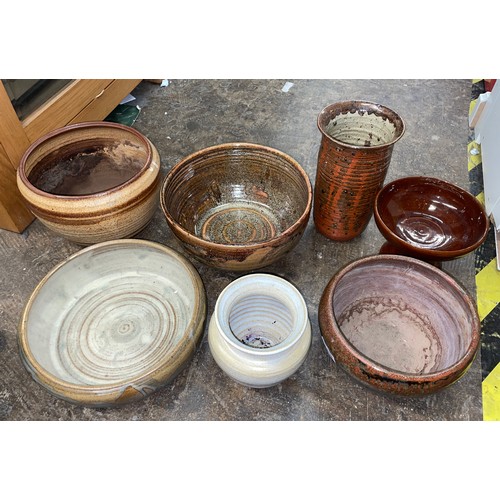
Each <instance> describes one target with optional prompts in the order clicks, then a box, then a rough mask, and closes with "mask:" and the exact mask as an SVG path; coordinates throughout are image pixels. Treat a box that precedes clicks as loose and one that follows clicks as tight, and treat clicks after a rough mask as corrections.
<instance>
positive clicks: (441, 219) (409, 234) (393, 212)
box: [374, 176, 489, 262]
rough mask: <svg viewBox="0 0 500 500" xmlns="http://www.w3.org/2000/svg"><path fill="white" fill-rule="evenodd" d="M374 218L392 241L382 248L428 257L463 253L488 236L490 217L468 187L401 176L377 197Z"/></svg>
mask: <svg viewBox="0 0 500 500" xmlns="http://www.w3.org/2000/svg"><path fill="white" fill-rule="evenodd" d="M374 217H375V222H376V224H377V227H378V229H379V231H380V232H381V233H382V236H384V238H385V239H386V240H387V242H388V244H386V245H385V246H384V247H382V250H381V253H396V254H402V255H408V256H412V257H415V258H418V259H422V260H426V261H429V262H439V261H445V260H452V259H455V258H458V257H462V256H464V255H466V254H468V253H470V252H472V251H474V250H475V249H476V248H477V247H479V246H480V245H481V244H482V243H483V242H484V240H485V238H486V236H487V234H488V229H489V219H488V217H487V215H486V212H485V210H484V208H483V206H482V204H481V203H480V202H479V201H478V200H477V199H476V198H475V197H474V196H472V195H471V194H470V193H469V192H467V191H465V190H464V189H462V188H460V187H458V186H455V185H454V184H451V183H449V182H446V181H443V180H440V179H437V178H434V177H423V176H421V177H418V176H417V177H402V178H400V179H397V180H395V181H393V182H390V183H389V184H386V185H385V186H384V187H383V188H382V189H381V190H380V191H379V192H378V193H377V196H376V198H375V206H374Z"/></svg>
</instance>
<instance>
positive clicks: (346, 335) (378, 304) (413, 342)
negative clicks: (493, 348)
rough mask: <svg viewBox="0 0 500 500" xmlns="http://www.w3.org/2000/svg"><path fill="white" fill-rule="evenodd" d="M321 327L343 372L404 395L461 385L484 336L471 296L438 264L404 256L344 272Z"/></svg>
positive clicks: (331, 289)
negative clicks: (480, 339)
mask: <svg viewBox="0 0 500 500" xmlns="http://www.w3.org/2000/svg"><path fill="white" fill-rule="evenodd" d="M319 324H320V328H321V334H322V337H323V340H324V343H325V346H326V347H327V349H328V352H329V353H330V354H331V355H332V357H333V358H334V360H335V361H336V363H337V364H338V365H339V366H341V367H342V368H343V369H345V370H346V371H347V372H348V373H349V374H351V375H352V376H353V377H355V378H356V379H357V380H358V381H360V382H362V383H364V384H366V385H368V386H370V387H372V388H374V389H378V390H381V391H384V392H387V393H391V394H396V395H402V396H417V395H425V394H430V393H433V392H436V391H438V390H441V389H443V388H445V387H447V386H448V385H450V384H451V383H453V382H455V381H456V380H457V379H458V378H460V377H461V376H462V375H463V374H464V373H465V371H466V370H467V369H468V368H469V366H470V364H471V363H472V361H473V359H474V356H475V354H476V352H477V349H478V346H479V337H480V322H479V318H478V315H477V312H476V307H475V305H474V302H473V301H472V299H471V297H470V296H469V294H468V293H467V292H466V291H465V290H464V289H463V288H462V287H461V286H460V285H459V284H458V283H457V282H456V281H455V280H454V279H453V278H452V277H451V276H449V275H448V274H446V273H444V272H443V271H441V270H439V269H437V268H436V267H435V266H433V265H431V264H428V263H426V262H423V261H421V260H418V259H414V258H412V257H405V256H400V255H375V256H370V257H364V258H361V259H359V260H357V261H355V262H353V263H351V264H348V265H347V266H345V267H344V268H343V269H341V270H340V271H339V272H338V273H337V274H336V275H335V276H334V277H333V278H332V279H331V280H330V282H329V283H328V285H327V286H326V288H325V290H324V292H323V295H322V297H321V300H320V305H319Z"/></svg>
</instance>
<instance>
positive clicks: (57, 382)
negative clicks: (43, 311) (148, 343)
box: [18, 238, 206, 404]
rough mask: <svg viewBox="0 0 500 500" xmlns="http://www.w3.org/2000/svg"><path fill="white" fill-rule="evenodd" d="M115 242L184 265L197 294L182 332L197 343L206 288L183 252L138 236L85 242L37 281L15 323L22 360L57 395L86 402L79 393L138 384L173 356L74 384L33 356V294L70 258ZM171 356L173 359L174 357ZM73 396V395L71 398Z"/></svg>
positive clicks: (67, 262) (34, 297) (71, 259)
mask: <svg viewBox="0 0 500 500" xmlns="http://www.w3.org/2000/svg"><path fill="white" fill-rule="evenodd" d="M118 246H135V247H137V246H140V247H149V248H154V249H156V250H159V251H160V252H162V253H165V254H168V255H170V256H171V257H174V258H175V259H176V260H177V261H178V262H179V263H180V264H181V265H182V266H183V267H184V269H185V271H186V273H187V275H189V276H190V277H191V282H192V285H193V288H194V289H195V294H196V296H197V298H198V299H199V300H198V301H196V302H195V303H194V304H193V306H194V308H193V313H192V315H191V319H190V321H189V323H188V325H187V326H186V329H185V333H186V332H193V333H192V334H191V335H189V336H190V337H193V338H192V339H191V340H192V342H193V345H195V346H196V344H197V343H198V340H199V339H197V338H194V332H196V330H197V328H196V325H197V324H198V322H199V321H200V320H201V321H204V320H205V319H206V291H205V287H204V284H203V281H202V280H201V277H200V275H199V273H198V271H197V270H196V268H195V267H194V266H193V264H191V262H190V261H189V260H188V259H186V257H184V256H183V255H182V254H180V253H179V252H177V251H176V250H174V249H173V248H170V247H168V246H165V245H162V244H161V243H156V242H153V241H149V240H141V239H134V238H125V239H118V240H109V241H104V242H101V243H96V244H94V245H91V246H88V247H85V248H83V249H82V250H80V251H78V252H76V253H74V254H72V255H70V256H69V257H67V258H66V259H65V260H63V261H62V262H60V263H59V264H57V265H56V266H55V267H53V268H52V269H51V270H50V271H49V272H48V273H47V274H46V275H45V276H44V277H43V278H42V279H41V281H40V282H39V283H38V284H37V286H36V287H35V289H34V290H33V291H32V293H31V294H30V296H29V298H28V300H27V302H26V305H25V306H24V308H23V312H22V314H21V318H20V320H19V325H18V344H19V348H20V351H21V358H22V360H23V362H24V363H25V364H26V365H27V366H28V367H29V371H30V372H32V373H34V375H35V376H36V378H37V379H38V380H40V381H41V383H42V385H43V386H44V387H46V388H47V386H49V389H50V390H51V391H55V392H56V393H57V394H58V395H59V396H60V397H63V398H64V397H65V396H64V395H62V394H60V392H59V391H64V392H66V391H67V392H74V393H77V394H78V395H79V396H80V398H78V397H77V398H76V399H78V400H79V401H80V402H81V403H84V404H85V403H86V402H88V401H87V400H83V399H81V396H84V395H88V396H90V395H95V394H96V393H97V394H104V393H106V394H110V393H113V392H114V391H117V390H119V389H121V388H126V387H128V386H130V385H134V384H137V383H139V382H141V381H143V380H148V379H149V378H150V375H151V374H153V373H154V372H156V371H158V370H159V369H161V368H163V367H165V366H168V365H169V364H171V360H172V356H169V357H168V358H167V359H166V360H165V361H166V362H165V361H164V362H163V363H162V362H158V363H157V364H155V365H152V366H150V367H149V368H148V370H147V371H144V372H141V373H140V374H138V375H136V376H134V377H131V378H128V379H123V380H121V381H116V382H112V383H109V384H100V385H88V384H75V383H72V382H67V381H65V380H62V379H61V378H59V377H57V376H55V375H53V374H52V373H50V372H49V371H48V370H46V369H45V368H44V367H43V366H42V365H41V364H40V363H39V362H38V361H37V360H36V358H35V357H34V355H33V353H32V351H31V349H30V346H29V342H28V338H27V337H28V335H27V322H28V319H29V314H30V311H31V308H32V305H33V303H34V301H35V300H36V298H37V297H38V294H39V292H40V290H41V289H42V288H43V287H44V286H45V284H46V283H47V282H48V281H49V279H50V278H51V277H52V276H53V275H54V274H55V273H56V272H58V271H59V270H60V269H61V268H62V267H64V266H66V265H68V264H69V263H70V262H72V261H74V260H77V259H78V258H79V257H80V256H81V255H82V254H86V253H88V252H91V251H94V250H95V249H103V248H106V247H110V248H113V247H118ZM202 333H203V330H201V332H200V338H201V335H202ZM179 349H180V347H179V343H178V344H176V346H175V349H174V350H173V351H171V352H170V354H173V353H176V352H177V351H179ZM174 359H176V358H175V357H174ZM73 399H75V398H73Z"/></svg>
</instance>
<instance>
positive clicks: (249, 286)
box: [208, 273, 311, 389]
mask: <svg viewBox="0 0 500 500" xmlns="http://www.w3.org/2000/svg"><path fill="white" fill-rule="evenodd" d="M208 345H209V347H210V352H211V353H212V356H213V358H214V360H215V362H216V363H217V364H218V365H219V367H220V368H221V369H222V370H223V371H224V372H225V373H226V374H227V375H228V376H229V377H231V378H232V379H233V380H235V381H236V382H238V383H240V384H243V385H246V386H249V387H253V388H257V389H260V388H265V387H271V386H273V385H276V384H279V383H280V382H283V381H284V380H285V379H287V378H288V377H290V376H291V375H293V374H294V373H295V372H296V371H297V370H298V369H299V368H300V366H301V365H302V363H303V362H304V360H305V358H306V356H307V354H308V352H309V348H310V346H311V323H310V321H309V316H308V312H307V306H306V303H305V300H304V298H303V297H302V295H301V293H300V292H299V290H297V288H295V287H294V286H293V285H292V284H291V283H290V282H288V281H287V280H285V279H283V278H280V277H279V276H274V275H272V274H265V273H251V274H247V275H245V276H242V277H240V278H238V279H236V280H234V281H232V282H231V283H230V284H229V285H228V286H227V287H226V288H224V290H223V291H222V292H221V294H220V295H219V297H218V299H217V302H216V304H215V309H214V313H213V315H212V317H211V319H210V322H209V327H208Z"/></svg>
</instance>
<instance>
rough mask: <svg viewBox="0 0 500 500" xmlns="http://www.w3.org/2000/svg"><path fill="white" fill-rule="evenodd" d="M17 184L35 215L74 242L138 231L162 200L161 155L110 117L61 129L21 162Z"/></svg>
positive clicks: (34, 148) (40, 141) (34, 147)
mask: <svg viewBox="0 0 500 500" xmlns="http://www.w3.org/2000/svg"><path fill="white" fill-rule="evenodd" d="M17 185H18V188H19V190H20V192H21V195H22V196H23V198H24V200H25V201H26V203H27V205H28V207H29V209H30V210H31V211H32V212H33V214H34V215H35V216H36V217H37V218H38V219H39V220H40V222H42V223H43V224H45V225H46V226H47V227H49V228H50V229H51V230H53V231H54V232H56V233H58V234H60V235H62V236H64V237H65V238H67V239H69V240H71V241H74V242H76V243H79V244H83V245H89V244H93V243H98V242H102V241H107V240H112V239H118V238H127V237H130V236H133V235H135V234H137V233H138V232H139V231H141V230H142V229H143V228H144V227H145V226H146V225H147V224H148V223H149V221H150V220H151V218H152V216H153V214H154V212H155V210H156V208H157V207H158V203H159V195H158V193H159V188H160V157H159V154H158V151H157V150H156V148H155V147H154V146H153V144H152V143H151V142H150V141H149V140H148V139H147V138H146V137H144V136H143V135H142V134H141V133H140V132H138V131H137V130H135V129H133V128H130V127H126V126H124V125H119V124H116V123H109V122H87V123H79V124H75V125H68V126H66V127H63V128H60V129H58V130H55V131H53V132H50V133H49V134H47V135H45V136H44V137H42V138H40V139H39V140H37V141H36V142H34V143H33V144H32V145H31V146H30V147H29V148H28V150H27V151H26V153H25V154H24V156H23V157H22V159H21V162H20V165H19V169H18V171H17Z"/></svg>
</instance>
